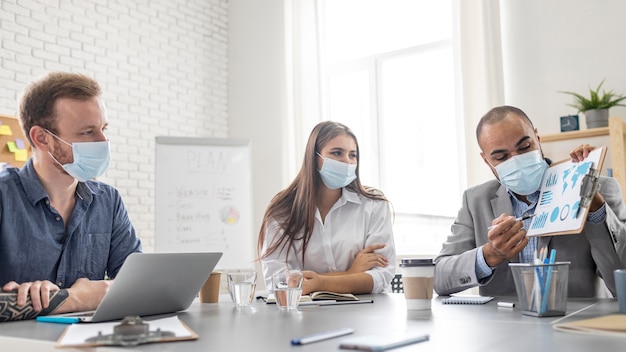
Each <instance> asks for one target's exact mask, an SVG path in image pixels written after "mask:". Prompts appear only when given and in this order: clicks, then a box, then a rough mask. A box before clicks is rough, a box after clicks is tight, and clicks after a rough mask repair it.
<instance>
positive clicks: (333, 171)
mask: <svg viewBox="0 0 626 352" xmlns="http://www.w3.org/2000/svg"><path fill="white" fill-rule="evenodd" d="M317 155H319V157H320V158H322V159H324V164H322V168H321V169H320V170H319V172H320V176H321V177H322V181H323V182H324V184H325V185H326V187H328V188H329V189H339V188H343V187H345V186H347V185H349V184H350V183H351V182H352V181H354V180H355V179H356V164H348V163H344V162H341V161H338V160H335V159H331V158H324V157H323V156H322V155H321V154H320V153H317Z"/></svg>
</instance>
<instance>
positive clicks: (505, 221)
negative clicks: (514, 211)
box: [483, 214, 528, 267]
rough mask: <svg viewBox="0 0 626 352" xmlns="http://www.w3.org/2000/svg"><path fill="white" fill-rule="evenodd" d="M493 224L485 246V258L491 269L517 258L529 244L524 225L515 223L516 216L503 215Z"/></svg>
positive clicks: (519, 222) (520, 222)
mask: <svg viewBox="0 0 626 352" xmlns="http://www.w3.org/2000/svg"><path fill="white" fill-rule="evenodd" d="M492 224H493V228H491V230H489V232H488V234H487V236H488V238H489V242H488V243H487V244H486V245H484V246H483V256H484V257H485V262H487V265H489V266H490V267H494V266H497V265H500V264H501V263H503V262H504V261H506V260H509V259H511V258H513V257H515V256H516V255H518V254H519V252H521V251H522V250H523V249H524V247H526V244H528V238H527V237H526V230H525V229H524V223H523V222H522V221H515V217H514V216H510V215H507V214H502V215H500V217H498V218H497V219H494V220H493V223H492Z"/></svg>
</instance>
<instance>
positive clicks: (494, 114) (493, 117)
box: [476, 105, 535, 144]
mask: <svg viewBox="0 0 626 352" xmlns="http://www.w3.org/2000/svg"><path fill="white" fill-rule="evenodd" d="M511 113H512V114H515V115H517V116H519V117H522V118H524V119H526V121H528V123H529V124H530V127H532V128H533V129H535V126H534V125H533V122H532V121H530V118H529V117H528V115H526V113H525V112H523V111H522V110H521V109H519V108H516V107H514V106H509V105H502V106H497V107H495V108H493V109H491V110H489V111H487V113H486V114H485V115H483V117H481V118H480V121H479V122H478V126H476V141H480V134H481V133H482V131H483V126H484V125H485V124H493V123H496V122H499V121H502V120H503V119H504V118H505V117H507V116H508V115H509V114H511ZM479 144H480V143H479Z"/></svg>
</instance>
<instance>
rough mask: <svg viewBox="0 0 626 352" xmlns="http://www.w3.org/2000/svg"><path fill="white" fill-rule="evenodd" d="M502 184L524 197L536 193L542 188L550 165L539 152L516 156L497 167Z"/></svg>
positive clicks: (534, 151)
mask: <svg viewBox="0 0 626 352" xmlns="http://www.w3.org/2000/svg"><path fill="white" fill-rule="evenodd" d="M495 169H496V172H497V173H498V178H499V179H500V183H501V184H502V185H504V186H506V187H507V188H508V189H510V190H511V191H513V192H514V193H517V194H519V195H522V196H526V195H529V194H532V193H535V192H536V191H537V190H538V189H539V187H540V186H541V181H542V180H543V174H544V173H545V172H546V170H547V169H548V163H546V161H545V159H544V158H543V157H542V156H541V152H540V151H539V150H533V151H531V152H527V153H524V154H520V155H516V156H514V157H511V158H509V159H508V160H506V161H504V162H502V163H500V164H498V165H496V166H495Z"/></svg>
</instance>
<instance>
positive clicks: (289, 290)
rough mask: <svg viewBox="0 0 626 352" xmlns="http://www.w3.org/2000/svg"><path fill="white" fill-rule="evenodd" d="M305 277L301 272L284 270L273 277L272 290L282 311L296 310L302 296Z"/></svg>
mask: <svg viewBox="0 0 626 352" xmlns="http://www.w3.org/2000/svg"><path fill="white" fill-rule="evenodd" d="M303 281H304V275H303V274H302V272H301V271H300V270H283V271H281V272H279V273H276V274H274V275H272V288H273V289H274V296H275V297H276V305H277V306H278V308H279V309H280V310H286V311H289V310H295V309H296V308H297V307H298V303H300V296H302V282H303Z"/></svg>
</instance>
